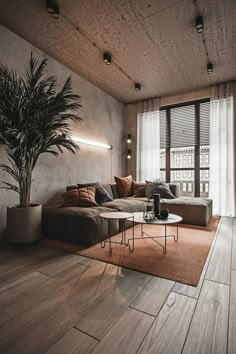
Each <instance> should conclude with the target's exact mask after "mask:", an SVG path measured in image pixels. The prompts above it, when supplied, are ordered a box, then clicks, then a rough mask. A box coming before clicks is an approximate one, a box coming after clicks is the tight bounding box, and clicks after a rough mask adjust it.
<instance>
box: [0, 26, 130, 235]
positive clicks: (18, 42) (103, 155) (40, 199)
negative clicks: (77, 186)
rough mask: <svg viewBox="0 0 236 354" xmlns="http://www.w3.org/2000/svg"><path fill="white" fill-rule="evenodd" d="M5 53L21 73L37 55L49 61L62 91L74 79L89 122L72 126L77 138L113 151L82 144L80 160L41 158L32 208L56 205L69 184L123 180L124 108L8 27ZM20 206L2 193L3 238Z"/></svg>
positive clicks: (2, 31)
mask: <svg viewBox="0 0 236 354" xmlns="http://www.w3.org/2000/svg"><path fill="white" fill-rule="evenodd" d="M0 48H1V50H0V63H2V64H5V65H8V66H9V67H10V68H12V69H15V70H16V71H17V72H22V71H23V70H24V68H25V66H26V65H27V63H28V61H29V57H30V52H31V51H33V54H34V56H36V57H37V58H38V59H43V58H48V59H49V61H48V67H47V72H48V74H50V75H56V76H57V77H58V81H59V86H60V87H61V86H62V84H63V83H64V81H65V79H66V78H67V77H68V76H69V75H72V82H73V89H74V92H76V93H78V94H79V95H80V96H81V97H82V106H83V108H82V109H81V112H80V117H81V118H83V120H84V121H83V122H81V123H77V125H76V124H73V134H75V135H77V136H80V137H83V138H88V139H90V140H96V141H99V142H103V143H107V144H112V145H113V150H112V151H111V150H105V149H101V148H95V147H89V146H88V145H82V144H81V145H80V149H81V150H80V152H78V153H76V154H75V155H72V154H70V153H67V152H65V153H64V154H63V155H61V156H60V157H59V158H55V157H53V156H50V155H46V154H45V155H44V156H42V157H40V159H39V161H38V165H37V166H36V169H35V172H34V176H33V177H34V179H35V181H34V183H33V189H32V202H33V203H36V202H37V203H47V202H48V201H50V200H52V199H53V200H54V199H57V198H58V197H59V196H60V195H61V193H62V191H63V190H64V188H65V186H66V185H68V184H73V183H76V182H82V183H83V182H87V181H88V182H91V181H101V182H110V181H111V180H112V178H113V176H114V175H123V172H124V169H125V167H124V164H125V161H124V151H123V145H124V144H123V104H121V103H120V102H118V101H117V100H116V99H114V98H112V97H111V96H109V95H108V94H106V93H105V92H103V91H101V90H100V89H99V88H97V87H95V86H94V85H92V84H90V83H89V82H88V81H86V80H84V79H82V78H81V77H80V76H78V75H76V74H74V73H72V72H71V71H70V70H68V69H67V68H66V67H64V66H63V65H61V64H60V63H59V62H57V61H55V60H53V59H52V58H49V57H48V56H47V55H46V54H45V53H43V52H41V51H40V50H38V49H37V48H35V47H33V46H32V45H31V44H29V43H28V42H26V41H24V40H23V39H21V38H20V37H18V36H16V35H15V34H14V33H12V32H10V31H9V30H7V29H6V28H5V27H3V26H0ZM81 50H82V49H81ZM0 161H1V162H4V161H6V156H5V153H4V149H3V147H0ZM5 177H6V178H8V177H7V176H4V174H3V172H2V170H0V181H2V180H6V178H5ZM17 202H18V197H17V195H16V194H15V193H13V192H11V191H5V190H0V234H1V233H3V232H2V231H3V230H4V228H5V210H6V206H7V205H11V204H15V203H17Z"/></svg>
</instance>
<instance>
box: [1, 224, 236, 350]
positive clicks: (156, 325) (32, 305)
mask: <svg viewBox="0 0 236 354" xmlns="http://www.w3.org/2000/svg"><path fill="white" fill-rule="evenodd" d="M91 352H93V353H102V354H109V353H127V354H131V353H147V352H148V353H161V354H164V353H168V354H170V353H174V354H177V353H184V354H188V353H191V354H192V353H193V354H196V353H201V354H203V353H206V354H210V353H219V354H224V353H229V354H233V353H236V219H231V218H222V219H221V223H220V225H219V228H218V233H217V236H216V238H215V240H214V243H213V245H212V248H211V251H210V253H209V256H208V259H207V262H206V264H205V267H204V270H203V273H202V276H201V279H200V282H199V285H198V287H197V288H195V287H191V286H188V285H184V284H180V283H175V282H173V281H170V280H166V279H162V278H158V277H153V276H150V275H147V274H142V273H139V272H135V271H132V270H128V269H124V268H119V267H117V266H114V265H111V264H107V263H103V262H100V261H96V260H91V259H88V258H85V257H81V256H79V255H74V254H67V253H64V252H63V251H61V250H58V249H53V248H49V247H46V246H40V245H36V246H32V247H28V248H17V249H16V248H11V247H9V246H4V245H3V246H1V248H0V353H1V354H7V353H12V354H19V353H35V354H36V353H37V354H40V353H50V354H52V353H53V354H61V353H63V354H67V353H91Z"/></svg>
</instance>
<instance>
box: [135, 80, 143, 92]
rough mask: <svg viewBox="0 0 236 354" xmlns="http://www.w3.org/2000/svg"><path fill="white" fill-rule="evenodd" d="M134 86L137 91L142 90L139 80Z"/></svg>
mask: <svg viewBox="0 0 236 354" xmlns="http://www.w3.org/2000/svg"><path fill="white" fill-rule="evenodd" d="M134 87H135V90H136V91H140V90H141V85H140V84H139V83H138V82H135V84H134Z"/></svg>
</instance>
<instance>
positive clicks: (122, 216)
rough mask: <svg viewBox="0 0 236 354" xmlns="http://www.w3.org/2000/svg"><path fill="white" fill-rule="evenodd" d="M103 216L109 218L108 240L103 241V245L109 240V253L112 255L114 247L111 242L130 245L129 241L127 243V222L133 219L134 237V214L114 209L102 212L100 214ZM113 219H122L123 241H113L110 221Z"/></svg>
mask: <svg viewBox="0 0 236 354" xmlns="http://www.w3.org/2000/svg"><path fill="white" fill-rule="evenodd" d="M100 217H101V218H104V219H106V220H107V222H108V238H109V239H108V240H105V241H101V247H102V248H104V247H105V243H106V242H108V243H109V255H110V256H111V254H112V248H111V244H112V243H116V244H119V245H125V246H129V243H126V235H125V222H126V220H128V219H131V221H133V238H134V215H133V214H131V213H124V212H120V211H114V212H108V213H101V214H100ZM111 220H120V221H121V223H120V226H121V235H122V238H121V241H120V242H117V241H111V237H112V235H111V230H110V221H111Z"/></svg>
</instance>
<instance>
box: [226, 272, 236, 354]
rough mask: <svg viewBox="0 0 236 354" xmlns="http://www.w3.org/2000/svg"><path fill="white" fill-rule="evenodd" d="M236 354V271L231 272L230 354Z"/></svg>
mask: <svg viewBox="0 0 236 354" xmlns="http://www.w3.org/2000/svg"><path fill="white" fill-rule="evenodd" d="M231 353H236V270H232V272H231V288H230V308H229V343H228V354H231Z"/></svg>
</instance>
